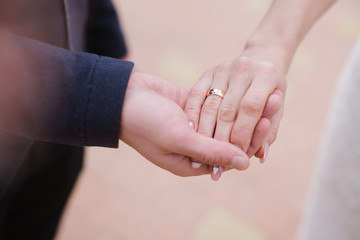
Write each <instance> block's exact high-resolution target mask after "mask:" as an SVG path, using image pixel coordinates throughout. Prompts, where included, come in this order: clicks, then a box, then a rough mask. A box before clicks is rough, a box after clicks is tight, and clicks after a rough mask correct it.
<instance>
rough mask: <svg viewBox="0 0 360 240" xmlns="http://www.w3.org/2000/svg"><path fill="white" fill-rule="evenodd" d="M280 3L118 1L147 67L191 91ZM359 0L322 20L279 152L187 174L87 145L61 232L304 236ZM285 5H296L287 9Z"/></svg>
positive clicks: (289, 102) (357, 31)
mask: <svg viewBox="0 0 360 240" xmlns="http://www.w3.org/2000/svg"><path fill="white" fill-rule="evenodd" d="M270 3H271V1H270V0H242V1H241V0H222V1H215V0H196V1H190V0H182V1H169V0H152V1H134V0H117V1H116V2H115V4H116V6H117V9H118V10H119V14H120V20H121V23H122V26H123V30H124V32H125V33H126V38H127V42H128V46H129V51H130V52H129V59H130V60H132V61H134V62H135V63H136V69H137V70H138V71H142V72H145V73H149V74H153V75H157V76H160V77H162V78H164V79H166V80H168V81H171V82H173V83H176V84H178V85H181V86H183V87H185V88H187V89H190V88H191V86H192V85H193V84H194V83H195V82H196V81H197V80H198V78H199V76H200V75H201V74H202V72H203V71H205V70H206V69H208V68H209V67H212V66H214V65H217V64H219V63H221V62H223V61H226V60H230V59H233V58H235V57H237V56H238V55H240V54H241V52H242V49H243V46H244V43H245V41H246V39H247V37H248V36H249V34H251V33H252V32H253V30H254V29H255V27H256V26H257V24H258V23H259V21H260V20H261V17H262V16H263V14H264V13H265V11H266V10H267V8H268V7H269V5H270ZM359 9H360V2H359V1H357V0H342V1H339V2H338V3H337V4H335V5H334V6H333V8H332V9H331V10H330V11H329V12H327V13H326V14H325V15H324V16H323V18H322V19H321V20H320V21H319V22H318V23H317V24H316V25H315V27H313V29H312V30H311V32H310V34H309V35H308V36H307V37H306V39H305V40H304V41H303V43H302V44H301V46H300V47H299V49H298V51H297V53H296V56H295V59H294V61H293V64H292V67H291V69H290V72H289V74H288V77H287V78H288V91H287V96H286V108H285V113H284V117H283V120H282V125H281V127H280V131H279V134H278V139H277V141H276V142H275V144H273V145H272V147H271V148H270V153H269V157H268V160H267V162H266V163H265V164H263V165H262V164H260V163H259V161H258V160H257V159H252V161H251V166H250V168H249V169H248V170H246V171H244V172H238V171H230V172H227V173H226V174H224V175H223V176H222V178H221V179H220V181H218V182H213V181H211V180H210V176H202V177H191V178H180V177H177V176H174V175H172V174H171V173H168V172H166V171H164V170H162V169H160V168H158V167H156V166H155V165H153V164H151V163H150V162H149V161H147V160H146V159H144V158H143V157H141V156H140V155H139V154H138V153H137V152H135V151H134V150H132V149H131V148H129V147H128V146H126V145H125V144H123V143H120V147H119V149H115V150H114V149H102V148H88V149H87V153H86V162H85V167H84V170H83V173H82V174H81V176H80V179H79V181H78V184H77V186H76V189H75V191H74V193H73V195H72V198H71V201H70V204H69V205H68V207H67V210H66V212H65V215H64V217H63V220H62V224H61V228H60V230H59V232H58V236H57V239H58V240H65V239H66V240H67V239H87V240H91V239H105V240H108V239H109V240H111V239H129V240H132V239H134V240H138V239H149V240H150V239H157V240H158V239H160V240H162V239H172V240H177V239H179V240H180V239H181V240H183V239H190V240H212V239H223V240H226V239H231V240H232V239H246V240H265V239H266V240H275V239H276V240H282V239H284V240H287V239H294V237H295V235H296V231H297V227H298V224H299V222H300V219H301V213H302V210H303V207H304V204H305V200H306V194H307V190H308V187H309V186H310V181H311V175H312V172H313V169H314V163H315V162H316V153H317V148H318V145H319V143H320V141H321V133H322V131H323V126H324V123H325V121H326V114H327V110H328V107H329V105H330V104H331V95H332V93H333V91H334V89H335V88H336V81H337V79H338V77H339V75H340V74H341V70H342V66H343V64H344V62H345V61H346V57H347V55H348V53H349V51H350V50H351V48H352V46H353V44H354V42H355V40H356V39H357V37H358V36H359V35H360V14H359ZM284 11H285V9H284Z"/></svg>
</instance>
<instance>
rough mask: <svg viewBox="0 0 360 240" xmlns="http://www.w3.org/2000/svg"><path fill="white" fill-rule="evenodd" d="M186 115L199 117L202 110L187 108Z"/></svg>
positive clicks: (193, 107) (192, 107)
mask: <svg viewBox="0 0 360 240" xmlns="http://www.w3.org/2000/svg"><path fill="white" fill-rule="evenodd" d="M185 113H186V115H187V116H188V117H196V118H197V117H198V116H199V113H200V109H199V108H197V107H195V106H186V108H185Z"/></svg>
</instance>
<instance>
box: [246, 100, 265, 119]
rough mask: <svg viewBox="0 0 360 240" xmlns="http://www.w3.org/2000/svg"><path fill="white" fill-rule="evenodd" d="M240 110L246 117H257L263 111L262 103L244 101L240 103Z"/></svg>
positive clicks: (258, 101)
mask: <svg viewBox="0 0 360 240" xmlns="http://www.w3.org/2000/svg"><path fill="white" fill-rule="evenodd" d="M241 110H242V111H243V112H244V113H245V114H247V115H250V116H257V115H258V114H259V113H261V112H262V110H263V104H262V101H260V100H259V99H250V100H246V99H244V101H243V102H242V103H241Z"/></svg>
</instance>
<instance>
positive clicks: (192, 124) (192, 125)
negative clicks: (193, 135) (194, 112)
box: [189, 121, 195, 130]
mask: <svg viewBox="0 0 360 240" xmlns="http://www.w3.org/2000/svg"><path fill="white" fill-rule="evenodd" d="M189 126H190V127H191V128H192V129H194V130H195V127H194V123H193V122H191V121H190V122H189Z"/></svg>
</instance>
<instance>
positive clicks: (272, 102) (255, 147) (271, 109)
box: [247, 89, 283, 158]
mask: <svg viewBox="0 0 360 240" xmlns="http://www.w3.org/2000/svg"><path fill="white" fill-rule="evenodd" d="M282 104H283V94H282V92H281V91H280V90H278V89H276V90H275V91H274V92H273V93H272V94H271V95H270V96H269V97H268V99H267V102H266V104H265V108H264V111H263V115H262V118H261V119H260V121H259V122H258V123H257V125H256V127H255V129H254V133H253V136H252V139H251V142H250V146H249V149H248V151H247V154H248V156H249V157H251V156H253V155H254V154H255V153H257V152H258V151H259V150H260V149H261V148H264V146H265V144H264V143H265V139H266V137H267V135H268V133H269V131H270V129H271V127H272V126H271V121H270V119H271V118H272V117H273V116H274V115H275V114H276V113H277V112H279V111H280V110H281V107H282ZM268 141H269V139H268ZM267 144H268V145H269V143H267ZM263 150H264V149H263ZM260 153H261V152H259V154H260ZM261 158H263V155H261Z"/></svg>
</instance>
